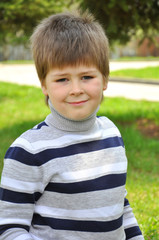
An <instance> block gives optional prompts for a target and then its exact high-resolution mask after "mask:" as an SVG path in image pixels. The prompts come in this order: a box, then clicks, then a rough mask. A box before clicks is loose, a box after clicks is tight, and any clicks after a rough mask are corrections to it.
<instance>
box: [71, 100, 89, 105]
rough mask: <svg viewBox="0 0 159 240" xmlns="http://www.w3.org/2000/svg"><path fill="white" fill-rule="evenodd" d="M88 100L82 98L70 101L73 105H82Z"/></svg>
mask: <svg viewBox="0 0 159 240" xmlns="http://www.w3.org/2000/svg"><path fill="white" fill-rule="evenodd" d="M87 101H88V100H81V101H75V102H68V103H69V104H71V105H82V104H84V103H86V102H87Z"/></svg>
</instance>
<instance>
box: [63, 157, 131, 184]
mask: <svg viewBox="0 0 159 240" xmlns="http://www.w3.org/2000/svg"><path fill="white" fill-rule="evenodd" d="M126 170H127V162H126V161H125V162H119V163H114V164H107V165H104V166H102V167H96V168H90V169H85V170H80V171H74V172H64V173H61V174H60V177H61V179H62V180H65V181H66V180H67V181H77V180H84V179H89V178H90V177H95V176H101V175H103V174H108V173H109V174H112V173H119V172H126Z"/></svg>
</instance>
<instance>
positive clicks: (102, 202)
mask: <svg viewBox="0 0 159 240" xmlns="http://www.w3.org/2000/svg"><path fill="white" fill-rule="evenodd" d="M51 111H52V113H51V114H50V115H48V116H47V118H46V119H45V121H44V122H42V123H40V124H39V125H37V126H35V127H34V128H33V129H30V130H28V131H27V132H25V133H23V134H22V135H21V136H20V137H19V138H17V139H16V140H15V142H14V143H13V144H12V145H11V147H10V148H9V149H8V151H7V153H6V155H5V160H4V168H3V173H2V179H1V189H0V240H84V239H91V240H97V239H99V240H106V239H107V240H124V239H132V240H142V239H144V238H143V236H142V234H141V231H140V229H139V227H138V224H137V221H136V219H135V217H134V215H133V213H132V209H131V208H130V205H129V202H128V200H127V199H126V198H125V196H126V190H125V182H126V171H127V159H126V155H125V149H124V145H123V141H122V138H121V135H120V133H119V131H118V129H117V128H116V126H115V125H114V124H113V123H112V122H111V121H110V120H109V119H107V118H106V117H99V118H97V117H96V115H95V113H94V114H93V115H92V116H90V117H89V118H88V119H86V120H85V121H81V122H80V121H79V122H77V121H71V120H69V119H65V118H64V117H62V116H60V115H59V114H58V113H57V112H56V111H55V110H54V109H53V108H52V107H51Z"/></svg>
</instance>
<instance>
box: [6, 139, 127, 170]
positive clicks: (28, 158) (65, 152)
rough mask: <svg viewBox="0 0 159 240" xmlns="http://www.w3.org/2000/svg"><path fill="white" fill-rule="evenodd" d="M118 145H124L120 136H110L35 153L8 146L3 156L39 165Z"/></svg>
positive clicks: (31, 164)
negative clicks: (55, 159)
mask: <svg viewBox="0 0 159 240" xmlns="http://www.w3.org/2000/svg"><path fill="white" fill-rule="evenodd" d="M119 146H122V147H124V144H123V140H122V138H120V137H111V138H107V139H102V140H98V141H91V142H84V143H78V144H73V145H70V146H67V147H63V148H56V149H47V150H44V151H41V152H39V153H37V154H31V153H29V152H27V151H26V150H24V149H22V148H20V147H10V148H9V149H8V151H7V153H6V156H5V158H10V159H14V160H17V161H20V162H22V163H24V164H27V165H30V166H41V165H42V164H44V163H46V162H48V161H50V160H52V159H54V158H62V157H66V156H72V155H75V154H80V153H87V152H93V151H98V150H102V149H107V148H113V147H119ZM35 159H36V160H35Z"/></svg>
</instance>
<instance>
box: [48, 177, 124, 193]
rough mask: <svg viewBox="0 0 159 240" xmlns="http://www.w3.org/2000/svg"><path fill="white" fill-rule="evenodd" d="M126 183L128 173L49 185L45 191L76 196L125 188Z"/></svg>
mask: <svg viewBox="0 0 159 240" xmlns="http://www.w3.org/2000/svg"><path fill="white" fill-rule="evenodd" d="M125 182H126V173H122V174H110V175H106V176H102V177H99V178H96V179H93V180H87V181H82V182H74V183H49V184H48V185H47V187H46V189H45V190H46V191H51V192H58V193H67V194H74V193H82V192H91V191H98V190H105V189H110V188H115V187H120V186H123V185H124V184H125Z"/></svg>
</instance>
